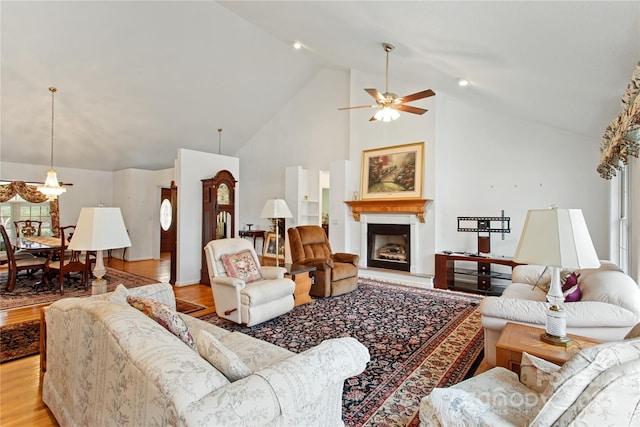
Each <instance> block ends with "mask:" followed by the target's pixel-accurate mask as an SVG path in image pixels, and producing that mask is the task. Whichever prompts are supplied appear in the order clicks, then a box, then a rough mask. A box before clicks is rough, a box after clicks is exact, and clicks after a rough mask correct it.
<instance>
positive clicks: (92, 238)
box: [69, 207, 131, 295]
mask: <svg viewBox="0 0 640 427" xmlns="http://www.w3.org/2000/svg"><path fill="white" fill-rule="evenodd" d="M129 246H131V240H129V235H128V234H127V229H126V228H125V225H124V221H123V219H122V213H121V212H120V208H104V207H99V208H82V210H80V217H79V218H78V223H77V224H76V229H75V232H74V233H73V237H72V238H71V241H70V242H69V249H72V250H76V251H96V265H95V267H94V268H93V275H94V276H95V277H96V280H94V281H93V282H92V287H91V294H92V295H95V294H101V293H105V292H106V291H107V281H106V280H105V279H104V278H103V277H104V275H105V273H106V272H107V269H106V268H105V267H104V260H103V259H102V251H103V250H107V249H118V248H128V247H129Z"/></svg>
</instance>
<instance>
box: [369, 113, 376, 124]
mask: <svg viewBox="0 0 640 427" xmlns="http://www.w3.org/2000/svg"><path fill="white" fill-rule="evenodd" d="M369 121H370V122H375V121H378V119H376V115H375V114H374V115H373V116H371V118H370V119H369Z"/></svg>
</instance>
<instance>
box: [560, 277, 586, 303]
mask: <svg viewBox="0 0 640 427" xmlns="http://www.w3.org/2000/svg"><path fill="white" fill-rule="evenodd" d="M578 277H580V274H576V273H575V271H574V272H570V271H565V270H563V271H562V272H560V283H561V285H562V295H564V301H565V302H576V301H580V298H582V292H581V291H580V286H579V285H578Z"/></svg>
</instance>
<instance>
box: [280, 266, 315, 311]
mask: <svg viewBox="0 0 640 427" xmlns="http://www.w3.org/2000/svg"><path fill="white" fill-rule="evenodd" d="M284 268H286V269H287V274H288V275H289V276H291V280H293V282H294V283H295V284H296V288H295V290H294V291H293V299H294V301H295V302H294V306H295V307H297V306H299V305H302V304H307V303H310V302H313V300H312V299H311V296H310V295H309V291H310V290H311V285H312V284H313V275H312V274H311V273H312V272H313V271H316V268H315V267H312V266H308V265H302V264H289V263H286V264H284ZM302 273H309V280H304V281H300V282H296V274H302Z"/></svg>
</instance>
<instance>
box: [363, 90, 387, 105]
mask: <svg viewBox="0 0 640 427" xmlns="http://www.w3.org/2000/svg"><path fill="white" fill-rule="evenodd" d="M364 91H365V92H367V93H368V94H369V95H371V96H373V97H374V98H375V99H376V101H378V102H382V101H384V96H382V94H381V93H380V92H378V89H365V90H364Z"/></svg>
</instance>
